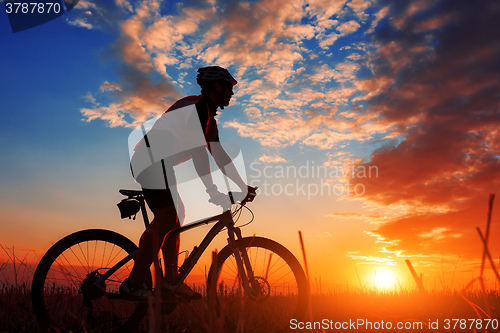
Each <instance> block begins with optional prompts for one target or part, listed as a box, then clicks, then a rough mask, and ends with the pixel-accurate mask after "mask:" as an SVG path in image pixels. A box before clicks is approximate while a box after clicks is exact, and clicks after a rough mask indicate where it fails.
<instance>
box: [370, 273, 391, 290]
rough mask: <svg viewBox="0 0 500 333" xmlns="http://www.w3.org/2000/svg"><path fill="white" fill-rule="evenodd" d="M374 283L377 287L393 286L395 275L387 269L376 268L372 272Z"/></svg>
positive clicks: (386, 287)
mask: <svg viewBox="0 0 500 333" xmlns="http://www.w3.org/2000/svg"><path fill="white" fill-rule="evenodd" d="M373 279H374V285H375V288H377V289H388V288H393V287H394V286H395V285H396V283H397V280H396V275H395V274H394V272H393V271H391V270H389V269H385V268H384V269H377V270H376V271H375V273H374V278H373Z"/></svg>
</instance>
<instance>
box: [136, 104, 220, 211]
mask: <svg viewBox="0 0 500 333" xmlns="http://www.w3.org/2000/svg"><path fill="white" fill-rule="evenodd" d="M215 115H216V108H215V105H214V104H213V102H212V100H211V99H210V98H209V97H206V96H203V95H199V96H187V97H184V98H182V99H180V100H178V101H177V102H175V103H174V104H173V105H172V106H171V107H170V108H169V109H168V110H167V111H165V113H164V114H163V115H162V116H160V117H159V118H158V119H157V120H156V122H155V123H154V125H153V126H152V128H151V130H150V131H149V132H148V133H147V134H146V135H145V136H144V137H143V139H142V140H141V141H140V142H139V143H138V144H137V145H136V147H135V149H134V150H135V151H134V154H133V156H132V159H131V164H130V165H131V170H132V174H133V176H134V178H135V179H136V180H137V181H138V182H139V183H140V184H141V186H142V188H143V190H144V191H145V195H146V194H147V195H146V201H147V202H148V205H149V206H150V208H151V210H153V211H154V210H156V209H159V208H163V207H167V206H170V205H173V204H174V203H173V200H172V199H171V197H172V194H174V195H176V193H170V188H174V187H175V182H176V181H175V175H174V171H173V166H175V165H179V164H180V163H183V162H185V161H187V160H189V159H191V158H192V153H193V149H200V148H201V149H205V148H204V147H207V148H209V143H210V142H219V131H218V129H217V122H216V120H215Z"/></svg>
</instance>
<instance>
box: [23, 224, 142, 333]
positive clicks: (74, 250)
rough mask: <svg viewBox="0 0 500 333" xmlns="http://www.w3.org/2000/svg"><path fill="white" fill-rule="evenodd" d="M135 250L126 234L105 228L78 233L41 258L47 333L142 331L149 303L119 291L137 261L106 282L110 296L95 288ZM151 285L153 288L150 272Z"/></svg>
mask: <svg viewBox="0 0 500 333" xmlns="http://www.w3.org/2000/svg"><path fill="white" fill-rule="evenodd" d="M135 250H137V246H136V245H135V244H134V243H133V242H132V241H131V240H129V239H128V238H126V237H125V236H123V235H120V234H118V233H116V232H113V231H109V230H102V229H89V230H82V231H78V232H75V233H73V234H70V235H68V236H66V237H64V238H62V239H61V240H59V241H58V242H57V243H55V244H54V245H53V246H52V247H51V248H50V249H49V250H48V251H47V253H45V255H44V256H43V257H42V259H41V260H40V263H39V264H38V266H37V268H36V270H35V274H34V276H33V282H32V289H31V290H32V303H33V310H34V312H35V314H36V317H37V320H38V322H39V324H40V328H41V330H42V331H49V329H54V328H55V329H56V330H55V331H58V332H73V333H80V332H88V333H97V332H113V333H128V332H132V331H133V330H134V329H135V328H137V326H138V325H139V323H140V322H141V320H142V318H143V317H144V316H145V314H146V312H147V310H148V307H147V303H145V302H134V301H130V300H124V299H123V298H120V296H119V293H118V288H119V286H120V284H121V282H122V281H123V280H124V279H125V278H127V277H128V274H129V273H130V269H131V266H132V262H133V260H131V261H129V262H128V263H126V264H125V265H123V266H122V267H120V268H119V269H118V271H116V272H115V273H114V274H113V275H111V276H110V277H109V278H108V279H107V280H106V281H105V284H106V285H105V289H106V293H101V292H99V291H97V292H96V290H94V289H91V288H92V284H93V282H95V281H96V280H97V278H98V277H99V276H100V275H99V274H102V273H103V272H105V271H107V270H108V269H109V268H111V267H113V266H114V265H115V264H116V263H118V262H119V261H120V260H121V259H123V258H124V257H126V256H127V255H128V254H130V253H132V252H134V251H135ZM99 256H100V257H99ZM147 284H149V286H150V287H151V275H150V274H149V276H148V280H147ZM108 293H109V294H108ZM113 295H114V297H112V296H113Z"/></svg>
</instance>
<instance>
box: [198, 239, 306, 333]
mask: <svg viewBox="0 0 500 333" xmlns="http://www.w3.org/2000/svg"><path fill="white" fill-rule="evenodd" d="M236 244H237V246H238V248H239V249H240V252H241V251H242V250H245V251H247V253H248V256H249V259H250V263H251V265H252V269H253V270H254V276H255V277H256V281H257V282H258V286H259V287H257V288H258V289H260V292H258V295H256V296H250V297H243V293H244V292H243V289H242V284H241V279H240V278H239V276H238V269H237V266H236V260H235V258H234V254H233V252H232V251H231V248H230V247H229V245H227V246H226V247H224V248H223V249H222V250H221V251H220V252H219V253H218V255H217V262H216V263H217V265H216V266H215V265H214V264H215V263H212V266H211V267H210V271H209V276H208V287H207V290H208V297H209V301H208V302H209V303H208V304H209V305H212V306H215V307H216V311H215V317H216V318H215V321H214V320H212V322H215V323H216V324H215V325H217V322H218V325H219V326H224V330H225V331H227V332H236V331H241V329H242V328H244V331H245V332H283V331H286V330H288V329H289V328H290V320H291V319H292V318H294V319H297V320H301V319H302V318H303V317H304V315H305V313H306V310H307V306H308V301H309V286H308V283H307V278H306V276H305V274H304V270H303V269H302V266H301V265H300V263H299V261H298V260H297V259H296V258H295V257H294V255H293V254H292V253H291V252H290V251H289V250H288V249H286V248H285V247H284V246H282V245H281V244H279V243H277V242H275V241H273V240H270V239H266V238H261V237H247V238H242V239H240V240H238V241H237V242H236ZM254 289H256V288H254ZM266 294H267V295H266ZM213 297H215V300H214V299H213ZM222 316H224V318H223V320H221V318H222ZM221 323H222V324H221ZM238 325H240V326H241V327H240V328H239V329H238ZM219 329H220V328H219Z"/></svg>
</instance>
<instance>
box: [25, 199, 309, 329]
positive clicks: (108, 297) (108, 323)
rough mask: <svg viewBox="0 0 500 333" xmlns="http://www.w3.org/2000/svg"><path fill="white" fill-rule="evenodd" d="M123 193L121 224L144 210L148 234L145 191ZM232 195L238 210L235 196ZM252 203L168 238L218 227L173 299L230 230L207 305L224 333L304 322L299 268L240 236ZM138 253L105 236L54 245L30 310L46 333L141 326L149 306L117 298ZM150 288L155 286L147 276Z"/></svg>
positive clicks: (83, 234)
mask: <svg viewBox="0 0 500 333" xmlns="http://www.w3.org/2000/svg"><path fill="white" fill-rule="evenodd" d="M120 193H121V194H123V195H125V196H127V198H126V199H123V200H122V202H121V204H122V209H120V210H121V211H122V218H123V217H124V216H125V217H129V218H130V217H131V216H134V219H135V215H137V214H138V212H139V211H141V213H142V217H143V220H144V224H145V227H146V228H147V227H148V225H149V219H148V215H147V212H146V207H145V200H144V196H143V194H142V191H136V190H120ZM229 196H230V198H231V202H233V203H234V202H235V201H234V197H235V195H234V194H233V193H229ZM252 199H253V198H248V197H246V198H245V199H243V200H241V201H240V202H239V203H238V204H237V205H236V206H235V207H236V208H235V209H233V210H226V211H225V212H224V213H222V214H220V215H217V216H214V217H211V218H208V219H204V220H202V221H198V222H196V223H192V224H189V225H186V226H182V227H179V228H176V229H174V230H172V231H170V232H169V233H168V234H167V236H166V238H168V237H175V236H176V235H178V234H180V233H182V232H185V231H187V230H190V229H193V228H196V227H198V226H202V225H206V224H209V223H214V222H215V225H214V226H213V227H212V228H211V229H210V231H209V232H208V233H207V234H206V236H205V238H204V239H203V240H202V242H201V243H200V245H199V246H195V247H194V249H193V251H192V252H191V254H190V255H189V256H188V257H187V259H185V260H184V263H183V264H182V265H181V267H180V268H179V274H178V276H177V278H176V279H175V281H174V282H173V284H172V285H171V287H170V291H169V292H170V293H172V294H173V293H175V290H176V289H177V288H178V286H179V285H180V284H181V283H182V282H183V281H184V280H185V278H186V277H187V276H188V274H189V273H190V272H191V270H192V269H193V267H194V266H195V264H196V263H197V261H198V259H199V258H200V256H201V255H202V253H203V252H204V251H205V250H206V249H207V247H208V246H209V244H210V243H211V241H212V240H213V239H214V238H215V236H216V235H217V234H219V233H220V232H221V231H222V230H223V229H227V233H228V245H226V246H225V247H224V248H223V249H222V250H221V251H220V252H219V253H218V254H217V256H216V257H215V259H214V260H213V263H212V265H211V267H210V270H209V274H208V279H207V289H206V290H207V293H206V294H207V298H208V304H212V305H214V306H215V309H214V310H215V313H216V315H217V316H218V317H219V318H223V320H222V322H223V326H224V330H225V331H229V332H231V331H236V330H237V325H242V324H244V325H245V329H246V331H247V332H252V331H255V332H264V331H265V332H272V331H275V332H280V331H284V330H286V329H287V328H288V327H289V322H290V319H292V318H296V319H298V320H300V319H301V318H302V317H303V316H304V315H305V312H306V309H307V306H308V293H309V289H308V282H307V279H306V276H305V274H304V271H303V269H302V267H301V265H300V263H299V262H298V260H297V259H296V258H295V257H294V256H293V254H292V253H291V252H290V251H289V250H287V249H286V248H285V247H284V246H282V245H280V244H278V243H277V242H275V241H273V240H270V239H267V238H262V237H255V236H254V237H245V238H243V237H242V236H241V230H240V228H239V227H237V226H235V223H236V221H237V220H238V217H239V216H240V215H241V211H242V209H243V207H245V208H247V207H246V206H245V204H246V203H247V202H248V201H251V200H252ZM119 205H120V204H119ZM247 209H248V208H247ZM250 212H251V211H250ZM235 217H236V220H235V219H234V218H235ZM252 220H253V213H252ZM250 222H251V221H250ZM166 241H168V240H167V239H166ZM136 251H137V246H136V245H135V244H134V243H133V242H132V241H131V240H129V239H128V238H126V237H125V236H123V235H120V234H118V233H116V232H114V231H109V230H103V229H89V230H82V231H78V232H75V233H73V234H70V235H68V236H66V237H64V238H62V239H61V240H59V241H58V242H57V243H55V244H54V245H53V246H52V247H51V248H50V249H49V250H48V251H47V252H46V254H45V255H44V256H43V257H42V259H41V260H40V262H39V264H38V266H37V268H36V271H35V274H34V277H33V283H32V302H33V309H34V312H35V314H36V317H37V319H38V321H39V323H40V327H41V328H42V330H49V329H50V328H54V327H56V328H57V329H58V330H59V331H60V332H74V333H79V332H88V333H97V332H113V333H125V332H131V331H133V330H134V329H135V328H136V327H138V326H139V324H140V323H141V321H142V319H143V318H144V317H145V316H146V314H147V312H148V302H144V301H143V300H142V301H141V300H137V299H133V298H130V297H127V296H125V295H122V294H120V293H119V292H118V288H119V286H120V284H121V282H122V281H123V280H124V279H125V278H126V277H128V275H129V273H130V269H131V266H132V261H133V260H134V256H135V253H136ZM146 284H147V286H148V287H149V288H152V287H153V283H152V277H151V274H150V273H149V275H148V278H147V282H146ZM177 303H178V300H172V299H169V300H166V301H165V302H164V303H163V309H162V310H163V312H165V313H169V312H172V311H173V310H174V309H175V307H176V305H177Z"/></svg>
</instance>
